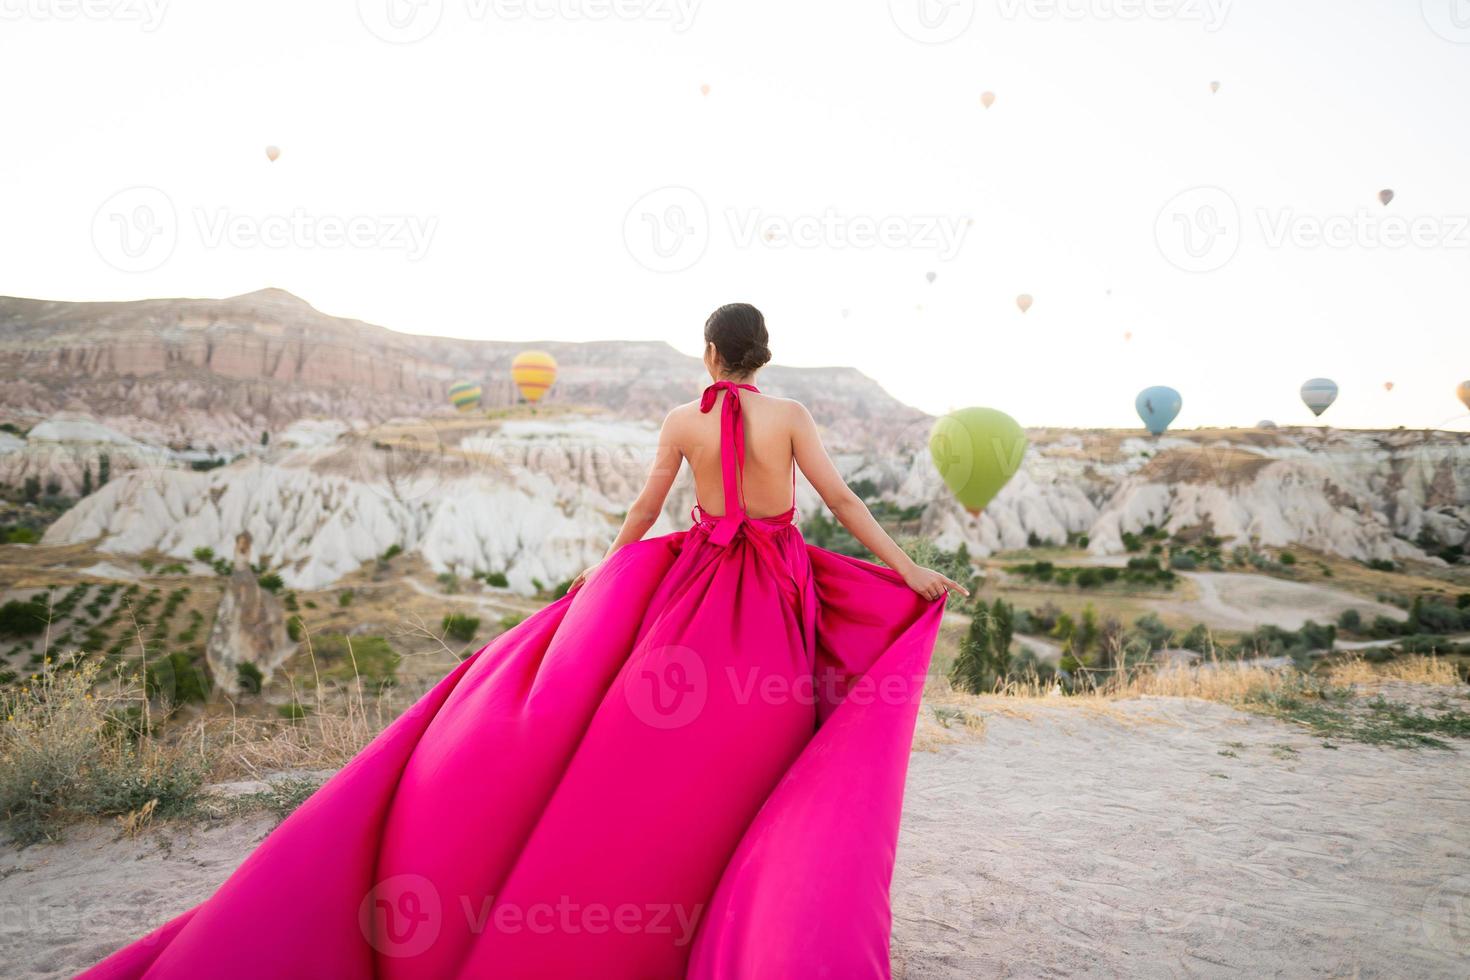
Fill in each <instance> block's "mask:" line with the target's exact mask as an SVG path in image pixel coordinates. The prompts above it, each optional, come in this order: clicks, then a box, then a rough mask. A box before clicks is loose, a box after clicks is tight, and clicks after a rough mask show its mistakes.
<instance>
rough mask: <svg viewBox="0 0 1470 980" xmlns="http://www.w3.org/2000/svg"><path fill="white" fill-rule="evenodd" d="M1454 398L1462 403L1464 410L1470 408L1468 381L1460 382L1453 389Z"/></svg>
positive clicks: (1469, 382)
mask: <svg viewBox="0 0 1470 980" xmlns="http://www.w3.org/2000/svg"><path fill="white" fill-rule="evenodd" d="M1455 397H1457V398H1459V399H1460V401H1462V402H1464V403H1465V407H1466V408H1470V381H1461V382H1460V385H1459V387H1457V388H1456V389H1455Z"/></svg>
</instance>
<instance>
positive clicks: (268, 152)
mask: <svg viewBox="0 0 1470 980" xmlns="http://www.w3.org/2000/svg"><path fill="white" fill-rule="evenodd" d="M280 155H281V148H280V147H279V146H267V147H266V148H265V156H266V159H267V160H269V161H270V162H271V163H275V162H276V160H277V159H278V158H279V157H280Z"/></svg>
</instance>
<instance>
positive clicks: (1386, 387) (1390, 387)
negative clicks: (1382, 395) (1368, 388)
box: [1383, 381, 1393, 391]
mask: <svg viewBox="0 0 1470 980" xmlns="http://www.w3.org/2000/svg"><path fill="white" fill-rule="evenodd" d="M1383 390H1384V391H1393V382H1392V381H1385V382H1383Z"/></svg>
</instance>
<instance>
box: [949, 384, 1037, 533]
mask: <svg viewBox="0 0 1470 980" xmlns="http://www.w3.org/2000/svg"><path fill="white" fill-rule="evenodd" d="M929 454H930V455H931V456H933V457H934V467H935V468H936V469H937V470H939V475H940V477H942V478H943V479H944V482H945V484H946V485H947V486H948V487H949V489H950V490H952V491H954V495H955V499H957V500H958V501H959V502H960V504H961V505H962V506H963V507H964V508H965V510H967V511H969V512H970V513H971V514H972V515H973V514H979V513H980V511H981V509H982V508H983V507H984V506H985V505H986V504H988V503H990V501H991V500H993V499H994V498H995V495H996V494H997V493H999V492H1000V488H1001V487H1003V486H1005V485H1006V484H1007V483H1008V482H1010V479H1011V477H1013V476H1015V475H1016V471H1017V470H1019V469H1020V468H1021V458H1022V457H1023V456H1025V455H1026V433H1025V431H1023V430H1022V428H1021V426H1020V425H1018V424H1017V423H1016V420H1015V419H1013V418H1011V417H1010V416H1009V415H1007V414H1005V413H1004V412H998V411H996V410H995V409H993V408H962V409H960V410H959V411H957V412H951V413H950V414H948V415H946V416H944V417H943V418H941V419H938V420H936V421H935V423H934V428H933V429H931V430H930V432H929Z"/></svg>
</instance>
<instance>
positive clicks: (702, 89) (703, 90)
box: [699, 85, 709, 95]
mask: <svg viewBox="0 0 1470 980" xmlns="http://www.w3.org/2000/svg"><path fill="white" fill-rule="evenodd" d="M699 94H700V95H709V86H708V85H701V86H699Z"/></svg>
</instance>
